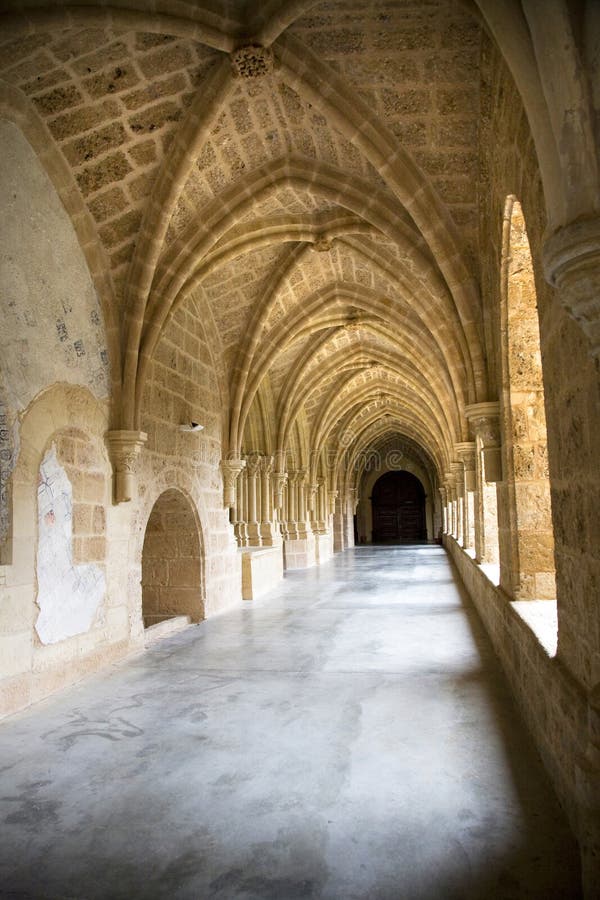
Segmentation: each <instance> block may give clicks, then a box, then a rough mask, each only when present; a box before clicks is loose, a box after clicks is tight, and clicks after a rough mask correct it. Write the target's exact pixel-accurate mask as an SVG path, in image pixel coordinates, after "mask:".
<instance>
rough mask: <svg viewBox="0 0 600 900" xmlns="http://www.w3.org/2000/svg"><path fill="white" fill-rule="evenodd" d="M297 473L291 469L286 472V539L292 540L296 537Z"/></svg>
mask: <svg viewBox="0 0 600 900" xmlns="http://www.w3.org/2000/svg"><path fill="white" fill-rule="evenodd" d="M297 510H298V473H297V472H296V470H295V469H292V471H291V472H289V473H288V519H287V533H288V540H294V539H295V538H297V537H298V520H297V516H298V512H297Z"/></svg>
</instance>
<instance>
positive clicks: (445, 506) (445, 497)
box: [438, 487, 450, 534]
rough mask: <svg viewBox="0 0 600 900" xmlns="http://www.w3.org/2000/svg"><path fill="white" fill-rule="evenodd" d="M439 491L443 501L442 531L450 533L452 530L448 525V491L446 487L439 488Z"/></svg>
mask: <svg viewBox="0 0 600 900" xmlns="http://www.w3.org/2000/svg"><path fill="white" fill-rule="evenodd" d="M438 491H439V494H440V498H441V501H442V533H443V534H448V533H449V531H450V529H449V527H448V492H447V491H446V488H445V487H440V488H438Z"/></svg>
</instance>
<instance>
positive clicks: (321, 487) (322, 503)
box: [317, 475, 328, 534]
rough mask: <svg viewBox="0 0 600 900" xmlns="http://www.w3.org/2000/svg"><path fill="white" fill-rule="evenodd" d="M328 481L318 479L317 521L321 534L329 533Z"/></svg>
mask: <svg viewBox="0 0 600 900" xmlns="http://www.w3.org/2000/svg"><path fill="white" fill-rule="evenodd" d="M326 507H327V479H326V478H325V477H324V476H322V475H321V476H320V477H319V478H317V519H318V523H319V526H318V527H319V534H325V532H326V531H327V519H328V516H327V509H326Z"/></svg>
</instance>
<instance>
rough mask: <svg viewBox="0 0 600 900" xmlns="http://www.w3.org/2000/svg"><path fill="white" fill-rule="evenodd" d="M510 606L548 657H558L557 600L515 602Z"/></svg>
mask: <svg viewBox="0 0 600 900" xmlns="http://www.w3.org/2000/svg"><path fill="white" fill-rule="evenodd" d="M510 605H511V606H512V608H513V609H514V611H515V612H516V613H517V615H518V616H519V618H520V619H522V620H523V621H524V622H525V624H526V625H528V626H529V628H530V629H531V630H532V631H533V633H534V634H535V636H536V638H537V639H538V641H539V642H540V644H541V645H542V647H543V648H544V650H545V651H546V653H547V654H548V656H549V657H554V656H556V649H557V644H558V612H557V605H556V600H513V601H512V602H511V604H510Z"/></svg>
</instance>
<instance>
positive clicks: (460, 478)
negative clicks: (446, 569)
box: [450, 462, 465, 547]
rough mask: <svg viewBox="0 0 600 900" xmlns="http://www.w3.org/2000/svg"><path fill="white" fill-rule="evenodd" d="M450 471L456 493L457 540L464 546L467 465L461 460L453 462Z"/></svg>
mask: <svg viewBox="0 0 600 900" xmlns="http://www.w3.org/2000/svg"><path fill="white" fill-rule="evenodd" d="M450 471H451V473H452V476H453V478H454V490H455V494H456V535H455V537H456V540H457V541H458V543H459V544H460V545H461V547H464V535H465V467H464V466H463V464H462V463H461V462H451V463H450Z"/></svg>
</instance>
